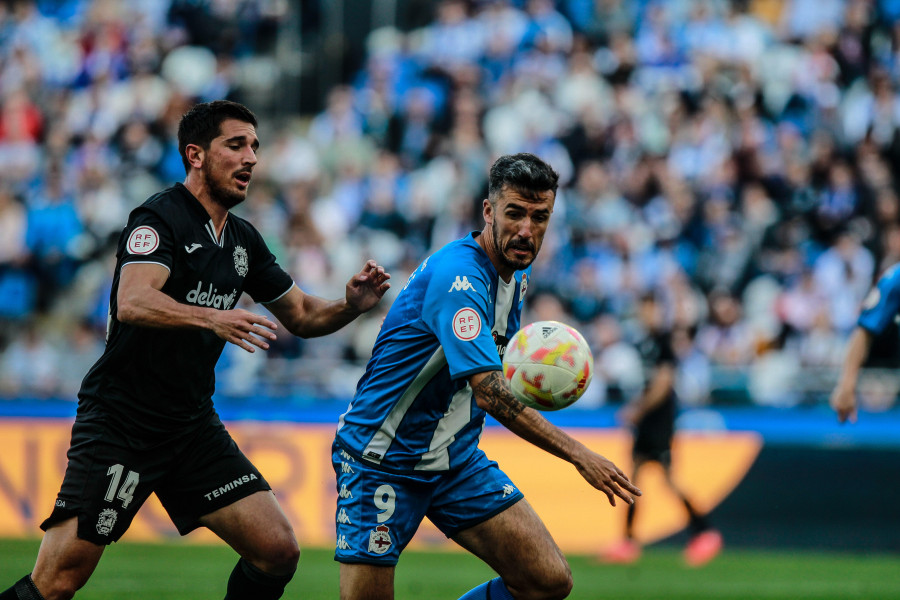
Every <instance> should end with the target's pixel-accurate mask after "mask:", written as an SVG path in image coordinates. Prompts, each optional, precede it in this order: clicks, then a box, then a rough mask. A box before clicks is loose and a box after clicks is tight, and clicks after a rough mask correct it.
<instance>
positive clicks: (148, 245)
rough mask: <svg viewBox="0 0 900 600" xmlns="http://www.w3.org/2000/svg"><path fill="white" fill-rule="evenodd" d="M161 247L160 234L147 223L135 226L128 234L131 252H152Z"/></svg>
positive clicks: (129, 250)
mask: <svg viewBox="0 0 900 600" xmlns="http://www.w3.org/2000/svg"><path fill="white" fill-rule="evenodd" d="M157 248H159V234H158V233H156V230H155V229H153V228H152V227H149V226H147V225H141V226H140V227H137V228H135V230H134V231H132V232H131V235H129V236H128V252H129V253H131V254H151V253H152V252H153V251H154V250H156V249H157Z"/></svg>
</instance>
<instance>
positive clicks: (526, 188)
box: [488, 152, 559, 204]
mask: <svg viewBox="0 0 900 600" xmlns="http://www.w3.org/2000/svg"><path fill="white" fill-rule="evenodd" d="M506 186H509V187H511V188H513V189H514V190H516V191H517V192H519V193H520V194H522V195H524V196H526V197H535V192H545V191H547V190H550V191H552V192H553V195H554V196H555V195H556V188H557V187H558V186H559V173H557V172H556V171H554V170H553V167H551V166H550V165H548V164H547V163H545V162H544V161H542V160H541V159H540V158H538V157H537V156H535V155H534V154H529V153H527V152H521V153H519V154H506V155H504V156H501V157H500V158H498V159H497V160H496V161H494V164H493V165H491V174H490V180H489V182H488V199H489V200H490V201H491V204H493V203H495V202H496V201H497V198H498V197H499V195H500V192H501V191H502V190H503V188H504V187H506Z"/></svg>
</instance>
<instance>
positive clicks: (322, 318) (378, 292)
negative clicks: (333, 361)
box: [266, 260, 391, 338]
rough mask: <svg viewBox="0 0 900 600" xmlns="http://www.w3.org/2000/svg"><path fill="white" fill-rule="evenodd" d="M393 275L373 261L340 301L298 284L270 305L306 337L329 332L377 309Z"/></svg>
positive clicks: (352, 280) (295, 331) (292, 329)
mask: <svg viewBox="0 0 900 600" xmlns="http://www.w3.org/2000/svg"><path fill="white" fill-rule="evenodd" d="M390 278H391V276H390V274H389V273H386V272H385V270H384V267H382V266H380V265H379V264H378V263H376V262H375V261H374V260H369V261H367V262H366V264H365V265H364V266H363V268H362V269H360V271H359V273H357V274H356V275H354V276H353V277H351V278H350V281H348V282H347V288H346V293H345V294H344V298H342V299H340V300H325V299H324V298H319V297H317V296H312V295H310V294H307V293H305V292H303V290H301V289H300V288H298V287H297V286H294V287H293V288H291V291H289V292H288V293H287V294H285V295H284V296H283V297H281V298H279V299H278V300H276V301H275V302H272V303H270V304H267V305H266V308H268V309H269V310H270V311H272V314H274V315H275V317H276V318H277V319H278V320H279V321H281V323H282V324H283V325H284V326H285V327H286V328H287V330H288V331H290V332H291V333H293V334H294V335H297V336H300V337H303V338H310V337H318V336H321V335H327V334H329V333H332V332H335V331H337V330H338V329H340V328H341V327H343V326H344V325H346V324H347V323H349V322H350V321H352V320H353V319H355V318H356V317H358V316H359V315H361V314H362V313H364V312H367V311H369V310H371V309H372V308H374V307H375V306H376V305H377V304H378V303H379V302H380V301H381V298H382V297H384V294H385V292H387V291H388V289H390V287H391V284H390V283H389V282H388V280H389V279H390Z"/></svg>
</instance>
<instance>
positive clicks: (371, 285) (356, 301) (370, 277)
mask: <svg viewBox="0 0 900 600" xmlns="http://www.w3.org/2000/svg"><path fill="white" fill-rule="evenodd" d="M390 278H391V275H390V273H387V272H385V270H384V267H382V266H381V265H379V264H378V263H377V262H375V261H374V260H369V261H366V264H365V266H364V267H363V268H362V269H360V271H359V273H357V274H356V275H354V276H353V277H352V278H350V281H348V282H347V293H346V299H347V304H349V305H350V306H351V307H352V308H353V309H354V310H357V311H359V312H361V313H363V312H366V311H368V310H371V309H372V308H373V307H374V306H375V305H377V304H378V303H379V302H380V301H381V298H382V297H384V294H385V292H387V291H388V290H389V289H390V287H391V284H390V283H388V279H390Z"/></svg>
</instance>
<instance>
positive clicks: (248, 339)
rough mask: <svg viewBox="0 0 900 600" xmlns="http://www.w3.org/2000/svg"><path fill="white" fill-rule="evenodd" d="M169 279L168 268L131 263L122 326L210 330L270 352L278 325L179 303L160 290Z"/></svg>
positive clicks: (121, 300) (122, 287)
mask: <svg viewBox="0 0 900 600" xmlns="http://www.w3.org/2000/svg"><path fill="white" fill-rule="evenodd" d="M168 278H169V270H168V269H166V268H165V267H162V266H160V265H155V264H149V263H139V264H127V265H124V266H123V267H122V271H121V273H120V275H119V290H118V292H117V294H116V305H117V310H116V318H117V319H118V320H119V321H120V322H122V323H128V324H131V325H138V326H141V327H159V328H164V329H179V328H183V329H209V330H211V331H212V332H214V333H215V334H216V335H217V336H219V337H220V338H222V339H223V340H225V341H227V342H231V343H232V344H235V345H237V346H240V347H241V348H243V349H244V350H246V351H247V352H254V351H255V350H254V346H256V347H257V348H262V349H263V350H267V349H268V348H269V344H268V342H269V341H271V340H274V339H275V334H274V333H272V331H274V330H275V329H276V328H277V325H276V324H275V323H273V322H272V321H270V320H269V319H267V318H266V317H263V316H261V315H257V314H254V313H252V312H249V311H246V310H243V309H234V310H218V309H215V308H205V307H202V306H191V305H190V304H181V303H180V302H176V301H175V300H173V299H172V298H171V297H170V296H168V295H166V294H164V293H163V292H161V291H160V290H161V289H162V287H163V285H164V284H165V283H166V280H167V279H168Z"/></svg>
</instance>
